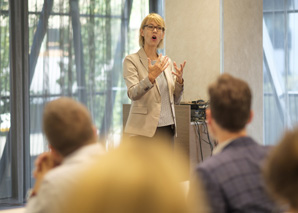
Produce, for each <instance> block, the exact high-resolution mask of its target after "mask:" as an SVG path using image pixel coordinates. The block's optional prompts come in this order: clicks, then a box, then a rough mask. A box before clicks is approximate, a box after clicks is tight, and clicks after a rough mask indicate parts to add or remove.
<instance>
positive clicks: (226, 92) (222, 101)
mask: <svg viewBox="0 0 298 213" xmlns="http://www.w3.org/2000/svg"><path fill="white" fill-rule="evenodd" d="M208 92H209V97H210V109H211V114H212V117H213V118H214V119H215V121H216V122H217V124H219V125H220V126H221V128H223V129H225V130H228V131H230V132H237V131H239V130H242V129H243V128H244V127H245V125H246V123H247V121H248V119H249V117H250V109H251V99H252V95H251V91H250V88H249V86H248V84H247V83H246V82H245V81H243V80H241V79H238V78H235V77H233V76H231V75H229V74H222V75H221V76H220V77H219V78H218V79H217V81H216V82H215V83H213V84H211V85H210V86H209V88H208Z"/></svg>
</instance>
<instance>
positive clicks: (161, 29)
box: [144, 25, 165, 32]
mask: <svg viewBox="0 0 298 213" xmlns="http://www.w3.org/2000/svg"><path fill="white" fill-rule="evenodd" d="M144 27H147V28H148V30H150V31H153V30H154V29H156V31H157V32H160V31H165V28H164V27H161V26H153V25H144Z"/></svg>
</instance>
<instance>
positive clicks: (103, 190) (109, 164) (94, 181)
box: [63, 143, 198, 213]
mask: <svg viewBox="0 0 298 213" xmlns="http://www.w3.org/2000/svg"><path fill="white" fill-rule="evenodd" d="M170 153H171V152H170V151H169V150H168V147H161V146H159V145H156V144H154V145H151V144H150V145H149V144H147V145H145V144H143V143H141V144H138V143H125V144H122V145H120V147H119V148H117V149H116V150H113V151H110V152H109V153H108V154H107V155H105V156H103V157H101V158H99V159H98V162H96V163H95V164H94V165H92V166H91V167H90V168H88V169H87V170H86V172H84V174H82V176H81V177H80V178H81V180H80V181H79V182H80V183H81V184H80V185H78V186H76V187H75V188H74V189H73V191H72V192H71V193H70V194H71V196H70V197H69V198H68V200H69V202H66V204H65V205H66V206H65V209H64V210H63V212H87V213H91V212H92V213H93V212H101V213H114V212H123V213H124V212H125V213H126V212H127V213H140V212H142V213H187V212H189V209H188V206H187V202H186V199H185V194H184V191H183V190H182V187H181V183H180V178H181V175H182V176H183V175H184V174H185V172H186V170H185V168H186V165H185V163H186V162H185V161H184V159H182V158H179V160H178V159H177V158H174V156H173V155H172V154H170ZM176 157H177V156H176ZM77 201H78V202H77ZM197 202H198V201H197Z"/></svg>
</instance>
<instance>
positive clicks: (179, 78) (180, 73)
mask: <svg viewBox="0 0 298 213" xmlns="http://www.w3.org/2000/svg"><path fill="white" fill-rule="evenodd" d="M185 64H186V61H184V62H183V64H180V68H178V67H177V64H176V62H174V67H175V70H176V72H172V73H173V74H174V75H176V77H177V82H178V83H179V84H182V83H183V69H184V67H185Z"/></svg>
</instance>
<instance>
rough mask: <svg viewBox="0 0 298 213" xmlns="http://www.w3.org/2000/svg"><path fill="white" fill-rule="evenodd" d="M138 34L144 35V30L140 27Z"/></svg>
mask: <svg viewBox="0 0 298 213" xmlns="http://www.w3.org/2000/svg"><path fill="white" fill-rule="evenodd" d="M140 34H141V36H143V37H144V30H143V29H140Z"/></svg>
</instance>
